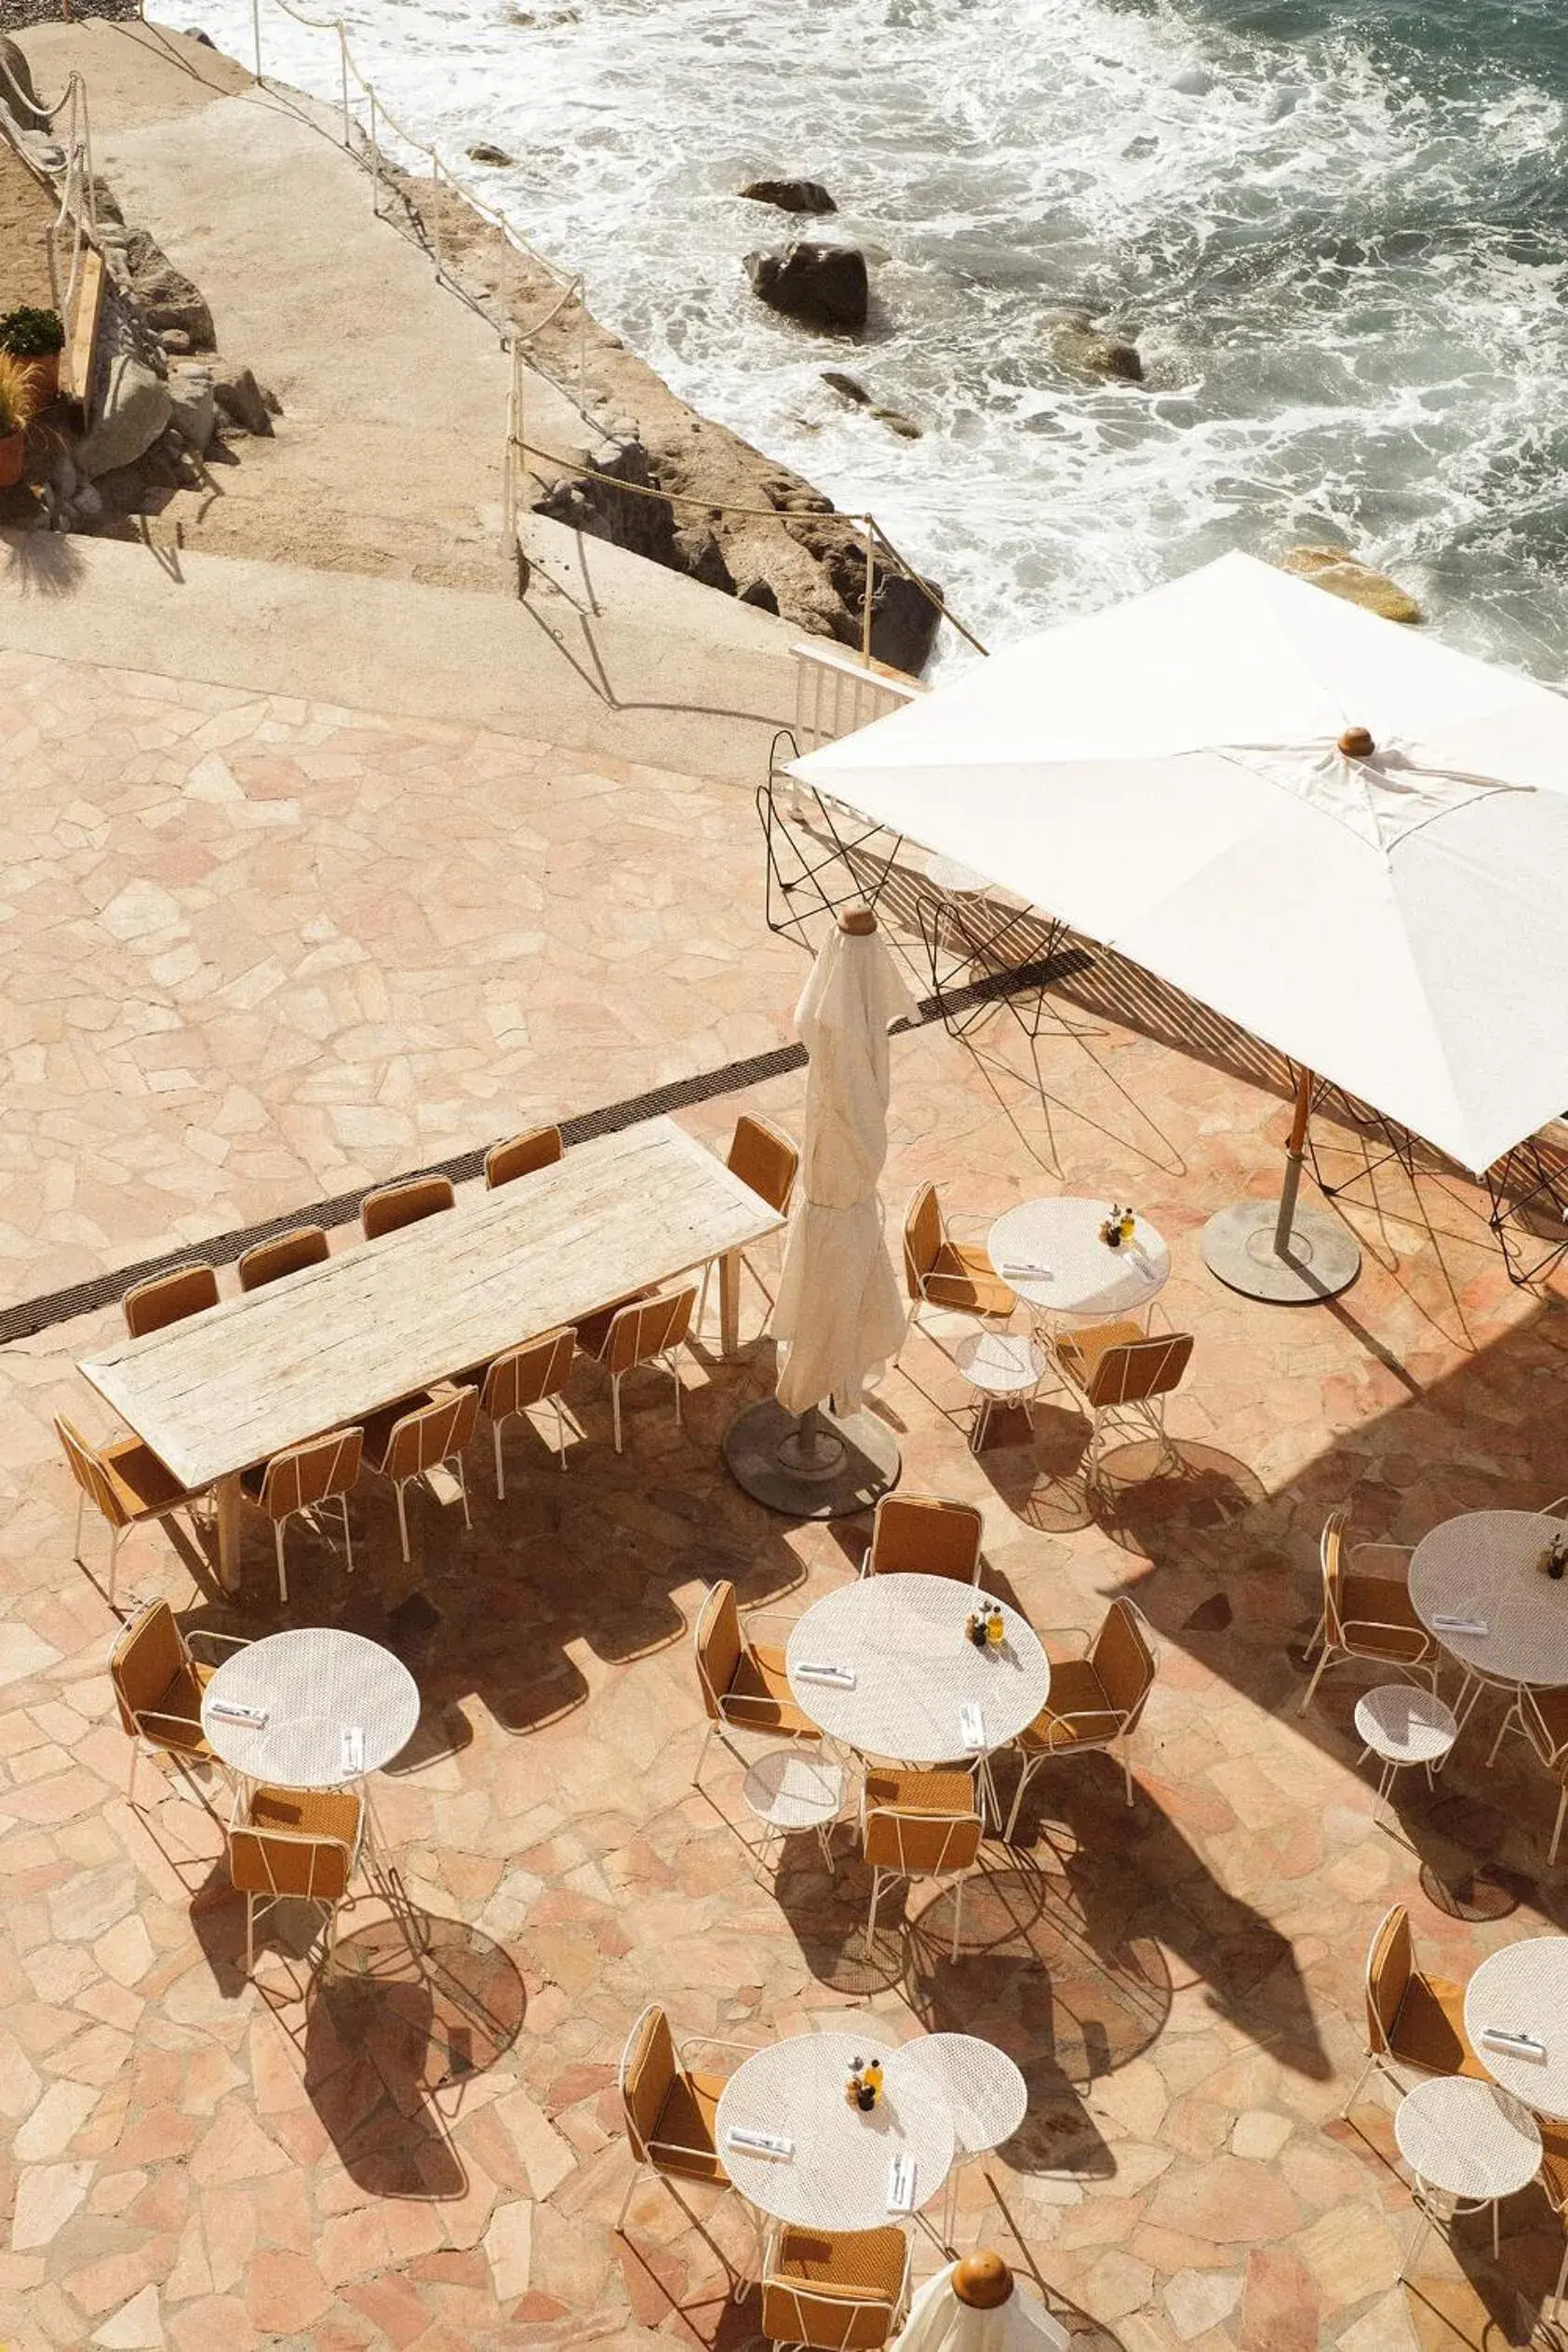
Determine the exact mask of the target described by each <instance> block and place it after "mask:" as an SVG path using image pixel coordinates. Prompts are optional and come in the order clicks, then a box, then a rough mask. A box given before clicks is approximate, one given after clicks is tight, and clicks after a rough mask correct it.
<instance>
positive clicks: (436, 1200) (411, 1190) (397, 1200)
mask: <svg viewBox="0 0 1568 2352" xmlns="http://www.w3.org/2000/svg"><path fill="white" fill-rule="evenodd" d="M456 1206H457V1194H456V1193H455V1192H454V1191H453V1190H452V1187H451V1181H450V1178H449V1177H448V1176H415V1177H414V1178H413V1179H412V1181H411V1182H410V1183H408V1184H385V1185H382V1189H381V1190H380V1191H379V1192H367V1193H366V1195H365V1198H364V1199H363V1200H362V1201H361V1202H360V1203H359V1223H360V1228H361V1230H362V1231H363V1233H364V1235H365V1239H366V1240H367V1241H368V1242H373V1241H374V1240H375V1239H376V1237H377V1235H378V1234H381V1233H396V1232H400V1231H401V1230H402V1229H403V1227H404V1226H405V1225H418V1224H419V1223H420V1221H421V1219H422V1218H423V1217H427V1216H439V1215H440V1213H441V1211H442V1210H443V1209H451V1208H455V1207H456Z"/></svg>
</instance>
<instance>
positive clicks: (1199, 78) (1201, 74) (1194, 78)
mask: <svg viewBox="0 0 1568 2352" xmlns="http://www.w3.org/2000/svg"><path fill="white" fill-rule="evenodd" d="M1171 87H1172V88H1173V90H1179V91H1180V92H1181V94H1182V96H1183V97H1184V98H1207V97H1208V95H1209V92H1210V91H1211V90H1212V89H1213V87H1214V77H1213V74H1211V73H1210V71H1209V69H1208V67H1207V66H1206V65H1184V66H1183V67H1182V70H1181V72H1180V73H1179V74H1172V76H1171Z"/></svg>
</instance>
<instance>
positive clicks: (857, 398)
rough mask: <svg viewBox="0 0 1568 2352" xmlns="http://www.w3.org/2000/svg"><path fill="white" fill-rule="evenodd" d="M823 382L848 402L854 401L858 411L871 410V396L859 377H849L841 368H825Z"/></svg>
mask: <svg viewBox="0 0 1568 2352" xmlns="http://www.w3.org/2000/svg"><path fill="white" fill-rule="evenodd" d="M822 380H823V382H824V383H825V384H827V385H829V386H831V388H832V390H833V391H835V392H839V393H842V395H843V396H844V398H845V399H846V400H851V401H853V403H854V405H855V407H856V408H857V409H868V408H870V406H871V395H870V393H869V392H867V390H866V388H865V386H864V384H863V383H861V382H860V379H859V378H858V377H857V376H847V375H845V373H844V372H843V370H842V369H840V368H824V370H823V371H822Z"/></svg>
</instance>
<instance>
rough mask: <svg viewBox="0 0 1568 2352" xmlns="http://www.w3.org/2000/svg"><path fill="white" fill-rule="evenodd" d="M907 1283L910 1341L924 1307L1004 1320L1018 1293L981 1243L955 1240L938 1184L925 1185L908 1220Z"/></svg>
mask: <svg viewBox="0 0 1568 2352" xmlns="http://www.w3.org/2000/svg"><path fill="white" fill-rule="evenodd" d="M904 1285H905V1290H906V1291H907V1292H908V1294H909V1319H908V1321H907V1323H906V1324H905V1326H904V1337H905V1340H907V1338H908V1337H909V1334H910V1332H911V1330H912V1329H913V1328H914V1325H915V1323H916V1321H917V1319H918V1316H919V1314H920V1311H921V1310H922V1309H923V1308H926V1307H943V1308H948V1309H957V1310H958V1311H959V1312H960V1313H963V1314H967V1315H980V1316H982V1317H984V1318H985V1319H987V1320H992V1319H994V1320H997V1321H999V1322H1005V1321H1006V1320H1007V1318H1008V1316H1010V1315H1011V1314H1012V1311H1013V1310H1014V1309H1015V1308H1016V1306H1017V1304H1018V1293H1017V1292H1016V1291H1015V1290H1013V1289H1012V1288H1010V1286H1009V1285H1008V1284H1006V1283H1004V1282H1003V1281H1002V1279H1001V1276H1000V1275H999V1274H998V1271H997V1270H996V1268H995V1267H994V1266H993V1265H992V1263H991V1258H990V1253H989V1252H988V1251H987V1250H986V1249H985V1246H984V1245H983V1244H982V1243H978V1242H956V1241H954V1240H953V1238H952V1235H951V1233H950V1232H949V1230H948V1222H947V1218H946V1216H945V1215H944V1213H943V1208H942V1203H941V1202H940V1200H939V1199H938V1198H937V1191H936V1187H935V1185H934V1184H922V1185H921V1187H920V1189H919V1190H918V1192H917V1193H916V1195H915V1197H914V1199H913V1200H912V1201H911V1202H910V1203H909V1208H908V1211H907V1214H906V1215H905V1220H904Z"/></svg>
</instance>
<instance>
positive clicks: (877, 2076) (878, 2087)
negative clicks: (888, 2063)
mask: <svg viewBox="0 0 1568 2352" xmlns="http://www.w3.org/2000/svg"><path fill="white" fill-rule="evenodd" d="M861 2080H862V2081H863V2082H864V2085H865V2087H866V2089H867V2090H870V2091H874V2092H875V2093H876V2095H877V2097H878V2099H879V2098H880V2097H881V2095H882V2062H881V2060H880V2059H879V2058H873V2059H872V2060H871V2061H870V2063H869V2064H868V2065H867V2067H866V2069H865V2072H864V2075H863V2076H861Z"/></svg>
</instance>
